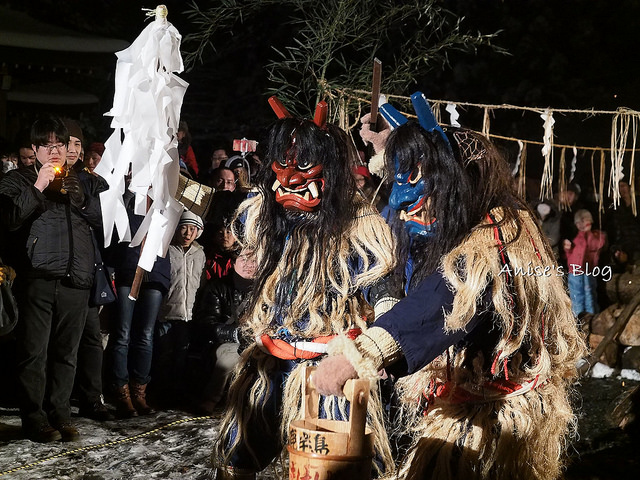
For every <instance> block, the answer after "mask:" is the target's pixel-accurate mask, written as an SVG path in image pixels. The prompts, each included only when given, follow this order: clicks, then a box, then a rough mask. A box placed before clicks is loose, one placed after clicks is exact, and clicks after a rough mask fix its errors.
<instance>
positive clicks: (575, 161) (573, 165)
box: [569, 146, 578, 183]
mask: <svg viewBox="0 0 640 480" xmlns="http://www.w3.org/2000/svg"><path fill="white" fill-rule="evenodd" d="M577 164H578V149H577V148H576V147H575V146H574V147H573V160H571V171H570V172H569V183H571V181H572V180H573V177H574V176H575V174H576V165H577Z"/></svg>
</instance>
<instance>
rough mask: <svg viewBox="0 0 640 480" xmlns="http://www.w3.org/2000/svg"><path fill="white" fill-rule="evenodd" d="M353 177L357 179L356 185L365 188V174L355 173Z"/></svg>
mask: <svg viewBox="0 0 640 480" xmlns="http://www.w3.org/2000/svg"><path fill="white" fill-rule="evenodd" d="M353 178H355V180H356V187H358V188H359V189H360V190H362V189H363V188H364V182H365V178H364V175H360V174H359V173H354V174H353Z"/></svg>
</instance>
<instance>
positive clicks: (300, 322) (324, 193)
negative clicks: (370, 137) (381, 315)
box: [214, 102, 395, 478]
mask: <svg viewBox="0 0 640 480" xmlns="http://www.w3.org/2000/svg"><path fill="white" fill-rule="evenodd" d="M321 103H322V104H324V102H321ZM324 105H326V104H324ZM320 107H321V106H320ZM325 108H326V107H325ZM320 116H321V114H320ZM356 158H357V153H356V150H355V147H354V145H353V142H352V141H351V139H350V138H349V137H348V136H347V135H346V134H345V133H344V132H343V131H342V130H340V129H339V128H338V127H335V126H333V125H327V124H326V123H325V122H324V121H322V120H320V121H318V111H317V112H316V119H315V120H314V121H309V120H301V119H297V118H292V117H290V116H288V114H287V115H282V116H281V119H280V120H278V121H277V122H276V123H275V125H274V126H273V128H272V129H271V131H270V134H269V144H268V147H267V153H266V160H267V161H266V162H265V168H264V169H263V171H262V172H260V174H259V194H258V195H256V196H254V197H252V198H250V199H248V200H246V201H245V202H244V203H243V204H242V205H241V206H240V209H239V212H238V218H242V219H243V222H242V225H241V227H240V228H238V226H239V222H238V221H236V222H235V226H236V229H237V236H238V238H239V239H240V240H241V242H242V244H243V246H244V247H245V248H249V249H252V250H253V251H255V253H256V258H257V262H258V272H257V275H256V280H255V283H254V290H253V295H252V302H251V304H250V305H249V307H248V310H247V311H246V313H245V315H243V317H242V318H241V324H242V325H243V333H244V337H245V338H250V339H254V341H252V342H251V344H250V345H249V346H248V347H247V348H246V349H245V350H244V351H243V353H242V358H241V361H240V363H239V366H238V368H237V369H236V374H235V377H234V380H233V383H232V385H231V387H230V393H229V397H228V404H227V409H226V412H225V416H224V420H223V424H222V427H221V431H222V432H223V435H222V436H221V438H220V439H219V440H218V442H217V444H216V447H215V449H214V463H215V464H216V465H217V466H218V478H254V476H255V472H257V471H260V470H262V469H264V468H265V467H266V466H267V465H269V463H271V462H272V460H273V459H274V458H275V457H276V456H277V455H278V454H280V452H281V450H282V448H283V445H286V441H287V433H288V432H287V430H288V426H289V423H290V422H291V421H292V420H295V419H298V418H301V399H302V395H301V388H302V385H303V383H302V382H303V381H304V380H303V378H302V377H303V375H302V371H303V369H302V367H303V366H304V365H307V364H315V363H316V362H317V361H318V360H319V359H320V358H321V357H322V356H323V355H324V352H325V351H326V343H327V342H328V341H329V340H330V339H331V338H333V337H334V336H336V335H337V334H344V335H347V336H350V337H352V338H355V337H356V336H357V335H358V334H359V333H360V331H361V329H363V328H366V324H367V320H369V321H371V320H372V318H371V316H370V315H369V316H368V318H367V317H366V315H367V314H366V313H365V312H366V311H367V309H366V308H365V307H366V305H365V301H364V296H365V295H366V294H367V292H368V290H369V287H371V286H372V285H374V284H376V282H378V280H380V279H381V278H383V277H384V276H385V275H386V274H388V273H389V272H390V271H391V270H392V269H393V267H394V265H395V260H394V258H393V255H392V252H393V250H394V244H393V237H392V235H391V231H390V229H389V227H388V226H387V225H386V223H385V222H384V220H383V219H382V217H380V215H379V214H378V212H377V211H376V210H375V209H374V208H373V207H371V206H370V205H368V204H366V202H364V200H362V199H361V197H360V196H358V195H356V191H357V190H356V188H355V184H354V180H353V177H352V175H351V173H350V172H351V169H352V167H353V165H354V162H355V159H356ZM375 386H376V385H375V383H374V385H372V387H374V388H375ZM375 398H376V395H373V396H372V399H375ZM321 401H322V406H321V408H322V409H323V410H324V412H325V414H326V415H327V416H328V417H333V418H337V419H340V418H345V417H346V415H347V412H348V408H347V405H346V401H345V400H344V398H340V399H338V398H337V397H327V398H324V399H322V400H321ZM370 404H371V408H370V420H371V424H372V425H371V427H372V428H373V429H374V430H377V434H378V435H377V440H378V443H377V445H376V447H377V451H378V455H379V458H380V459H381V463H383V464H385V466H386V468H391V467H392V465H393V460H392V459H391V454H390V449H389V447H388V444H387V443H386V435H385V433H384V426H383V421H382V419H381V416H380V412H381V409H380V402H379V400H378V401H377V402H376V401H375V400H372V401H371V402H370ZM383 468H384V467H383Z"/></svg>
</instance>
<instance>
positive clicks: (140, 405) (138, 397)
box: [130, 383, 155, 415]
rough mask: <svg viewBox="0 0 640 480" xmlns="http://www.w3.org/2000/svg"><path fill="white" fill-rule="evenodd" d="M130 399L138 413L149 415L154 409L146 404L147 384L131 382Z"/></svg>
mask: <svg viewBox="0 0 640 480" xmlns="http://www.w3.org/2000/svg"><path fill="white" fill-rule="evenodd" d="M130 386H131V401H132V402H133V406H134V407H135V409H136V410H137V411H138V414H140V415H150V414H152V413H155V410H153V408H151V407H150V406H149V405H147V395H146V393H145V391H146V390H147V385H146V384H145V385H140V384H139V383H131V384H130Z"/></svg>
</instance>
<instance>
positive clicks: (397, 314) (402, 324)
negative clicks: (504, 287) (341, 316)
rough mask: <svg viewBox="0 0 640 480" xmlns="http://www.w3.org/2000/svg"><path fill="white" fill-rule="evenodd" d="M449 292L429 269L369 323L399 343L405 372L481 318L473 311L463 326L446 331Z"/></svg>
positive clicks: (428, 359)
mask: <svg viewBox="0 0 640 480" xmlns="http://www.w3.org/2000/svg"><path fill="white" fill-rule="evenodd" d="M453 296H454V294H453V292H452V291H451V290H450V289H449V287H448V286H447V284H446V281H445V279H444V277H442V275H441V274H440V273H438V272H436V273H433V274H432V275H430V276H428V277H427V278H425V279H424V280H423V281H422V282H421V283H420V284H419V285H418V286H417V288H416V289H415V290H413V291H412V292H411V293H409V295H408V296H406V297H405V298H403V299H402V300H400V301H399V302H398V303H396V304H395V305H394V306H393V308H392V309H391V310H389V311H388V312H387V313H385V314H384V315H382V316H381V317H380V318H379V319H377V320H376V321H375V323H374V324H373V326H375V327H381V328H384V329H385V330H386V331H387V332H388V333H389V334H390V335H391V336H392V337H393V338H394V340H395V341H396V342H397V343H398V345H400V348H401V349H402V353H403V354H404V357H405V360H406V362H407V367H408V373H409V374H411V373H414V372H416V371H418V370H420V369H421V368H422V367H424V366H425V365H427V364H428V363H430V362H431V361H432V360H433V359H435V358H436V357H437V356H438V355H440V354H441V353H443V352H444V351H445V350H446V349H447V348H448V347H450V346H451V345H455V344H457V343H458V342H460V341H461V340H463V339H464V337H465V336H467V335H468V333H469V332H471V331H472V330H473V329H475V327H476V326H478V324H480V323H481V321H482V320H483V318H485V316H484V315H476V316H475V317H474V318H473V319H472V320H471V321H470V322H469V324H468V325H467V327H466V329H461V330H455V331H449V332H446V331H445V326H444V316H445V312H449V311H451V308H452V305H453Z"/></svg>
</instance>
